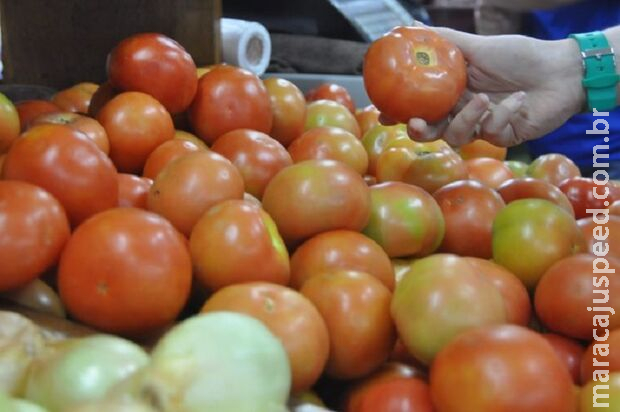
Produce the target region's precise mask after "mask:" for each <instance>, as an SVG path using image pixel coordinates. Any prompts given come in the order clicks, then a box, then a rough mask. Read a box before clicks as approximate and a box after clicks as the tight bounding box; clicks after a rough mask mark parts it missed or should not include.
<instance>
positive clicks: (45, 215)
mask: <svg viewBox="0 0 620 412" xmlns="http://www.w3.org/2000/svg"><path fill="white" fill-rule="evenodd" d="M69 234H70V228H69V221H68V220H67V216H66V215H65V211H64V210H63V208H62V206H61V204H60V202H58V200H56V199H55V198H54V197H53V196H52V195H51V194H49V193H48V192H46V191H45V190H43V189H41V188H39V187H37V186H34V185H31V184H30V183H26V182H18V181H14V180H2V181H0V262H2V264H1V265H0V291H6V290H9V289H13V288H16V287H18V286H22V285H25V284H26V283H28V282H30V281H31V280H33V279H35V278H36V277H37V276H39V275H41V274H42V273H43V272H44V271H45V270H46V269H48V268H49V267H51V266H52V265H54V264H56V262H57V261H58V257H59V256H60V252H61V251H62V248H63V247H64V245H65V243H66V242H67V239H69Z"/></svg>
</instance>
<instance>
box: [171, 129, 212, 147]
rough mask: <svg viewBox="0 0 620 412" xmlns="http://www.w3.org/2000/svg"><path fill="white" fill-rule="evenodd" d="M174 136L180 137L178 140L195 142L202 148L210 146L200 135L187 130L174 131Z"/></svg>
mask: <svg viewBox="0 0 620 412" xmlns="http://www.w3.org/2000/svg"><path fill="white" fill-rule="evenodd" d="M174 138H175V139H178V140H185V141H188V142H192V143H194V144H195V145H196V146H198V147H200V148H201V149H208V148H209V146H207V144H206V143H205V142H204V140H202V139H201V138H200V137H198V136H196V135H194V134H191V133H190V132H186V131H184V130H175V131H174Z"/></svg>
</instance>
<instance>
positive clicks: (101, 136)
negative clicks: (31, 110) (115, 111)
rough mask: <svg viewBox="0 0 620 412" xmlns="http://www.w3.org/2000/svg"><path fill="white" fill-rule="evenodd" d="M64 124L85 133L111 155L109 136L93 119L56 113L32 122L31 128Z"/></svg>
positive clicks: (43, 115)
mask: <svg viewBox="0 0 620 412" xmlns="http://www.w3.org/2000/svg"><path fill="white" fill-rule="evenodd" d="M47 123H51V124H64V125H67V126H69V127H70V128H72V129H73V130H77V131H78V132H82V133H84V134H85V135H86V136H87V137H88V138H89V139H90V140H92V141H93V142H94V143H95V144H96V145H97V147H99V149H101V151H102V152H103V153H105V154H108V153H110V142H109V141H108V134H107V133H106V131H105V129H104V128H103V126H102V125H101V123H99V122H98V121H97V120H95V119H93V118H92V117H87V116H82V115H80V114H77V113H72V112H55V113H47V114H42V115H41V116H39V117H37V118H35V119H33V120H32V122H30V126H35V125H38V124H47Z"/></svg>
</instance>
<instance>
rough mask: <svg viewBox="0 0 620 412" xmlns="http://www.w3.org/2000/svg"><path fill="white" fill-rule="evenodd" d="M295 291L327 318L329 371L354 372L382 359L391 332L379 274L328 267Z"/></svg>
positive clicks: (346, 375)
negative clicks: (329, 268)
mask: <svg viewBox="0 0 620 412" xmlns="http://www.w3.org/2000/svg"><path fill="white" fill-rule="evenodd" d="M301 294H302V295H304V296H305V297H307V298H308V299H310V301H311V302H312V303H313V304H314V305H315V306H316V308H317V309H318V310H319V312H320V313H321V316H323V319H324V320H325V323H326V324H327V330H328V331H329V340H330V350H329V360H328V361H327V368H326V373H327V374H328V375H329V376H332V377H335V378H338V379H352V378H358V377H361V376H364V375H367V374H368V373H370V372H372V371H373V370H375V369H376V368H377V367H379V365H381V364H382V363H383V362H385V360H386V359H387V358H388V356H389V354H390V352H391V350H392V348H393V347H394V342H395V340H396V333H395V330H394V325H393V323H392V319H391V317H390V300H391V298H392V294H391V293H390V291H389V290H388V289H387V288H386V287H385V286H383V284H382V283H381V282H380V281H379V280H377V279H376V278H374V277H373V276H371V275H369V274H367V273H364V272H355V271H344V270H334V271H329V272H324V273H322V274H320V275H317V276H313V277H311V278H310V279H308V280H307V281H306V282H305V283H304V285H303V287H302V288H301ZM361 319H363V320H364V321H363V322H361V321H360V320H361Z"/></svg>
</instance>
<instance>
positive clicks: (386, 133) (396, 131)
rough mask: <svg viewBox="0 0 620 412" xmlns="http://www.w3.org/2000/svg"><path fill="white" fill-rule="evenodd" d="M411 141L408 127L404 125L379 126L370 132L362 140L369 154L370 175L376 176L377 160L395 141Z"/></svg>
mask: <svg viewBox="0 0 620 412" xmlns="http://www.w3.org/2000/svg"><path fill="white" fill-rule="evenodd" d="M397 140H398V141H409V140H410V139H409V136H408V135H407V126H405V125H404V124H399V125H394V126H383V125H380V124H379V125H377V126H374V127H372V128H371V129H370V130H368V131H367V132H366V133H365V134H364V137H363V138H362V145H364V148H365V149H366V152H367V153H368V173H369V174H371V175H373V176H374V175H376V173H377V160H378V159H379V156H380V155H381V153H383V151H384V150H385V149H386V148H387V146H388V145H389V144H390V143H393V142H395V141H397Z"/></svg>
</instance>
